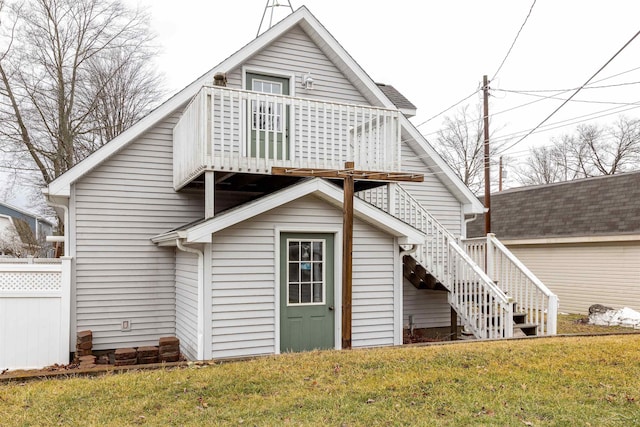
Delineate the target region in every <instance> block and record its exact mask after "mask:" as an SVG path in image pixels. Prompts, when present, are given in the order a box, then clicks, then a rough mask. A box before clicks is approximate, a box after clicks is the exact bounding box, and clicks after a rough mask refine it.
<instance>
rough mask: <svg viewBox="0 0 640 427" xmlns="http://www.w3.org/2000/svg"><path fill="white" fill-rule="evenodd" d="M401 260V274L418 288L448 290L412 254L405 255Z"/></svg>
mask: <svg viewBox="0 0 640 427" xmlns="http://www.w3.org/2000/svg"><path fill="white" fill-rule="evenodd" d="M402 261H403V262H402V272H403V276H404V277H405V278H406V279H407V280H409V282H411V284H412V285H413V286H415V287H416V288H418V289H432V290H436V291H447V292H448V289H447V288H446V287H445V286H444V285H443V284H442V283H440V282H439V281H438V279H436V278H435V277H434V276H433V275H432V274H431V273H429V271H427V269H426V268H424V267H423V266H422V265H420V264H419V263H418V262H417V261H416V260H415V259H414V258H413V257H412V256H410V255H405V256H404V257H403V259H402Z"/></svg>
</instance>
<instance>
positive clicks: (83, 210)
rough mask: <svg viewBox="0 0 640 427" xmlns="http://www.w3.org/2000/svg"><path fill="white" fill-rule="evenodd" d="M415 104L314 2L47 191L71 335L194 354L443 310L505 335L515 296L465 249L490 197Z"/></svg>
mask: <svg viewBox="0 0 640 427" xmlns="http://www.w3.org/2000/svg"><path fill="white" fill-rule="evenodd" d="M394 102H397V103H398V105H396V104H394ZM412 112H415V107H414V106H413V105H412V104H411V103H410V102H408V101H407V100H406V99H405V98H404V97H402V95H400V94H399V93H398V92H397V91H396V90H395V89H393V87H391V86H385V85H377V84H376V83H374V81H373V80H371V78H370V77H369V76H368V74H367V73H365V71H364V70H363V69H362V68H360V66H359V65H358V64H357V63H356V62H355V61H354V59H353V58H352V57H351V56H350V55H349V54H348V53H347V52H346V51H345V50H344V49H343V48H342V46H341V45H340V44H339V43H338V42H337V41H336V40H335V39H334V38H333V36H331V34H329V32H328V31H327V30H326V29H325V28H324V27H323V26H322V25H321V24H320V23H319V22H318V21H317V20H316V18H315V17H314V16H313V15H312V14H311V13H310V12H309V10H308V9H306V8H305V7H302V8H300V9H298V10H297V11H296V12H294V13H293V14H291V15H290V16H288V17H287V18H285V19H284V20H283V21H281V22H279V23H278V24H276V25H275V26H273V27H272V28H271V29H269V30H268V31H266V32H264V33H263V34H262V35H260V36H259V37H258V38H256V39H255V40H253V41H251V42H250V43H249V44H247V45H246V46H244V47H243V48H242V49H240V50H239V51H237V52H236V53H234V54H232V55H231V56H229V57H228V58H227V59H225V60H224V61H223V62H221V63H220V64H218V65H217V66H215V67H214V68H213V69H212V70H210V71H209V72H207V73H206V74H205V75H203V76H202V77H200V78H199V79H198V80H196V81H195V82H193V83H192V84H190V85H189V86H188V87H186V88H185V89H183V90H182V91H180V92H179V93H177V94H176V95H174V96H173V97H172V98H171V99H169V100H168V101H167V102H165V103H164V104H163V105H161V106H160V107H158V108H157V109H156V110H155V111H153V112H152V113H151V114H149V115H148V116H147V117H145V118H144V119H142V120H141V121H140V122H138V123H137V124H135V125H134V126H133V127H131V128H130V129H128V130H127V131H126V132H124V133H123V134H121V135H120V136H118V137H117V138H115V139H114V140H112V141H111V142H109V143H108V144H106V145H105V146H104V147H102V148H101V149H99V150H98V151H96V152H95V153H93V154H92V155H91V156H89V157H88V158H87V159H85V160H84V161H82V162H81V163H79V164H78V165H76V166H75V167H73V168H72V169H71V170H69V171H68V172H67V173H65V174H64V175H62V176H61V177H59V178H58V179H56V180H55V181H54V182H52V183H51V184H50V185H49V187H48V192H47V193H48V199H49V201H50V202H51V203H52V204H54V205H55V206H57V208H58V210H59V214H60V215H63V214H64V217H65V230H66V234H65V243H66V244H65V251H66V254H65V255H66V256H68V257H71V258H72V259H73V262H72V267H71V274H70V280H71V292H72V298H71V299H72V301H71V325H72V326H71V329H72V331H71V343H70V346H71V349H73V348H74V345H75V332H76V331H80V330H86V329H90V330H92V331H93V345H94V349H112V348H117V347H122V346H138V345H153V344H156V343H157V340H158V338H159V337H162V336H166V335H177V336H178V337H179V338H180V340H181V346H182V351H183V353H184V354H185V355H186V356H187V357H189V358H191V359H209V358H219V357H236V356H250V355H258V354H273V353H280V352H282V351H289V350H305V349H312V348H337V349H339V348H343V345H342V342H343V341H345V339H346V338H349V340H350V341H351V345H352V346H353V347H366V346H385V345H397V344H402V342H403V327H409V326H411V327H412V328H432V327H434V328H435V327H447V328H450V327H451V326H452V325H451V323H452V314H451V307H453V308H454V309H455V310H456V313H457V315H458V316H459V318H460V322H461V323H462V324H463V325H464V326H465V327H466V328H467V329H469V330H471V331H473V332H474V333H475V334H476V335H477V336H478V337H480V338H485V337H509V336H512V335H513V323H514V319H517V316H515V315H514V313H513V306H512V303H511V302H510V301H509V298H508V297H507V296H506V295H505V294H504V292H502V291H501V290H500V289H498V288H497V286H496V285H495V283H493V282H492V281H491V280H490V279H489V278H488V277H487V276H486V274H484V273H483V272H482V271H481V270H480V268H479V267H478V266H477V265H476V264H475V263H473V261H472V260H471V259H470V258H469V257H468V256H467V255H466V254H464V253H463V251H462V249H461V247H460V246H459V245H458V244H457V240H458V239H459V238H461V237H464V221H465V217H466V216H467V215H473V214H479V213H482V212H483V209H484V208H483V206H482V204H481V203H480V202H479V201H478V200H477V198H476V197H474V195H473V194H472V193H471V192H470V191H469V189H468V188H466V187H465V186H464V185H463V184H462V182H461V181H460V180H459V179H458V178H457V177H456V176H455V174H454V173H453V172H452V170H451V169H449V168H448V167H447V166H446V164H445V162H444V161H443V160H442V159H441V158H440V157H439V156H438V155H437V153H436V152H435V150H434V149H433V148H432V147H431V146H430V145H429V144H428V142H427V141H426V140H425V139H424V137H423V136H422V135H421V134H420V133H419V132H418V131H417V130H416V128H415V127H414V126H413V125H412V124H411V123H410V122H409V120H408V119H407V117H406V116H405V115H404V114H408V115H411V114H412ZM346 162H354V163H355V164H354V169H355V171H354V170H351V169H346V165H345V163H346ZM274 167H275V168H278V167H279V168H281V169H273V168H274ZM358 171H375V172H376V173H375V174H371V173H364V172H358ZM350 174H355V179H356V189H355V190H356V192H357V198H356V199H355V200H354V203H353V205H354V217H355V219H354V227H353V250H352V254H353V268H352V270H351V273H352V281H351V283H352V293H351V296H349V295H348V293H347V291H346V290H347V289H348V285H347V284H348V283H350V282H349V280H348V276H349V274H348V273H349V272H345V274H343V272H342V268H341V267H342V266H343V253H342V252H343V249H342V248H343V246H342V241H343V237H344V234H345V230H347V229H343V210H344V209H345V207H344V206H343V201H344V197H345V196H344V192H343V189H342V183H343V180H342V178H343V177H344V176H346V175H350ZM372 177H373V178H375V179H376V180H375V181H374V180H371V178H372ZM422 177H424V178H423V182H402V183H397V182H396V181H397V180H402V179H414V178H422ZM347 200H350V199H349V198H348V199H347ZM346 210H347V212H348V209H346ZM347 241H348V239H347ZM343 280H344V282H345V286H344V287H343ZM523 286H524V285H523ZM417 287H419V288H421V289H418V288H417ZM343 292H344V293H345V295H346V296H344V297H343ZM531 292H538V291H537V290H535V289H533V288H532V290H531ZM545 298H546V297H545ZM531 299H533V298H531ZM479 301H483V302H484V303H483V304H482V306H480V305H479ZM545 301H546V303H545V304H546V305H544V306H536V308H535V310H537V311H536V313H538V312H542V311H543V310H547V309H549V310H550V314H551V315H550V316H549V318H550V319H551V320H550V321H549V322H548V323H544V322H542V321H541V324H540V325H539V326H537V327H538V328H539V329H538V331H539V333H554V332H555V326H554V321H555V320H554V319H555V317H554V316H553V315H552V314H553V310H554V304H553V299H551V300H545ZM349 310H351V313H352V314H351V316H350V317H349V316H346V315H345V316H343V312H344V313H349ZM531 313H533V312H531ZM453 323H454V325H453V326H454V327H455V326H457V325H456V323H457V321H456V317H455V316H454V317H453ZM345 337H346V338H345Z"/></svg>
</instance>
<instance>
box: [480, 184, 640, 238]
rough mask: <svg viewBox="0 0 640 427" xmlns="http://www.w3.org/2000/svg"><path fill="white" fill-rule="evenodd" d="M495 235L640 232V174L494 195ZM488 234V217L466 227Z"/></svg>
mask: <svg viewBox="0 0 640 427" xmlns="http://www.w3.org/2000/svg"><path fill="white" fill-rule="evenodd" d="M491 231H492V232H493V233H495V234H496V236H497V237H498V238H499V239H532V238H542V237H573V236H597V235H617V234H633V233H640V171H638V172H630V173H624V174H619V175H609V176H601V177H595V178H587V179H581V180H576V181H567V182H562V183H556V184H547V185H540V186H534V187H523V188H514V189H510V190H507V191H503V192H500V193H494V194H492V195H491ZM483 234H484V218H480V217H479V218H478V219H476V220H475V221H472V222H471V223H469V225H468V226H467V235H468V236H469V237H478V236H482V235H483Z"/></svg>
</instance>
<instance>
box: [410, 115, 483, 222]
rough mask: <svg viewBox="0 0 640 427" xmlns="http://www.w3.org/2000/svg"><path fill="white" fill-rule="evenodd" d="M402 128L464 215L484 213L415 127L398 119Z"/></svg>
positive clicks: (471, 194)
mask: <svg viewBox="0 0 640 427" xmlns="http://www.w3.org/2000/svg"><path fill="white" fill-rule="evenodd" d="M400 121H401V124H402V128H403V129H405V130H406V131H407V132H408V133H409V135H410V136H411V138H412V139H413V140H414V141H415V143H416V144H417V145H418V147H420V150H422V152H423V153H424V154H425V155H426V156H427V159H425V160H426V163H427V164H428V161H429V160H431V162H432V164H430V165H429V164H428V166H430V167H431V168H433V169H434V172H435V173H439V172H440V173H441V174H440V176H441V180H442V181H443V182H444V184H445V186H446V187H447V188H448V189H449V190H450V191H451V193H452V194H453V195H454V196H455V197H456V198H457V199H458V201H460V203H461V204H462V205H463V209H464V213H465V214H475V213H477V214H481V213H483V212H484V205H483V204H482V203H481V202H480V200H478V198H477V197H476V196H475V195H474V194H473V193H472V192H471V190H469V187H467V186H466V185H464V183H463V182H462V181H461V180H460V178H458V176H457V175H456V174H455V173H454V172H453V170H452V169H451V168H450V167H449V165H448V164H447V163H446V162H445V161H444V160H443V159H442V157H440V155H439V154H438V152H437V151H436V150H435V149H434V148H433V147H432V146H431V144H429V142H428V141H427V140H426V138H425V137H424V136H423V135H422V134H421V133H420V132H419V131H418V129H416V127H415V126H414V125H413V123H411V122H410V121H409V119H407V118H406V117H404V116H403V117H401V118H400Z"/></svg>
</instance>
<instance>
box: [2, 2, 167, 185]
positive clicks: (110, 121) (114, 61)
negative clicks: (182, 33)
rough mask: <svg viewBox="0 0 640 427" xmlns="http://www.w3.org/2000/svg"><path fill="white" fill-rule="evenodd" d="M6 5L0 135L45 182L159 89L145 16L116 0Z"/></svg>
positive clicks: (132, 116)
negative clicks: (28, 162) (24, 157)
mask: <svg viewBox="0 0 640 427" xmlns="http://www.w3.org/2000/svg"><path fill="white" fill-rule="evenodd" d="M0 1H2V0H0ZM1 6H2V4H1V3H0V7H1ZM9 6H10V7H5V8H4V10H2V14H1V15H0V17H1V19H2V21H1V24H0V25H1V26H2V27H1V28H2V30H3V36H4V46H3V50H2V53H1V54H0V96H1V97H2V100H1V102H0V115H1V116H2V117H1V118H2V119H3V120H2V123H3V125H2V126H1V129H0V132H2V135H1V136H3V137H4V138H5V140H7V141H12V142H13V143H14V145H15V146H16V147H17V149H18V150H19V151H22V152H26V153H28V155H29V156H28V157H29V160H30V161H31V162H33V163H32V164H35V167H36V168H37V170H38V171H39V173H40V175H41V176H42V181H43V183H45V184H46V183H49V182H51V181H52V180H54V179H55V178H57V177H58V176H60V175H61V174H62V173H64V172H65V171H66V170H68V169H69V168H71V167H72V166H73V165H74V164H76V163H77V162H79V161H80V160H82V159H83V158H84V157H86V156H87V155H88V154H90V153H91V152H92V151H93V150H95V149H96V148H98V147H99V146H100V145H102V144H104V143H105V142H106V141H107V140H108V139H110V138H113V137H114V136H115V135H117V134H118V133H120V132H122V131H123V130H124V129H125V128H126V127H127V126H130V125H131V124H132V123H134V122H135V121H136V120H138V119H139V118H140V117H141V116H142V115H144V114H145V113H146V112H148V110H149V108H150V107H151V105H152V103H153V102H154V101H155V100H156V96H157V95H158V93H159V88H158V85H157V83H158V75H157V74H156V73H155V72H154V71H153V68H152V64H151V63H150V62H149V59H150V58H151V57H152V56H153V55H154V53H155V50H154V47H153V45H152V41H153V38H152V37H151V36H150V31H149V23H148V16H147V14H146V13H145V12H144V11H141V10H132V9H129V8H128V7H126V6H125V5H124V4H123V3H122V2H121V1H120V0H25V1H24V2H20V3H18V2H15V3H11V4H10V5H9ZM132 70H134V71H135V72H132ZM137 79H139V80H137ZM123 82H124V83H123ZM144 88H146V89H150V88H151V89H152V90H149V91H145V90H144Z"/></svg>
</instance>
